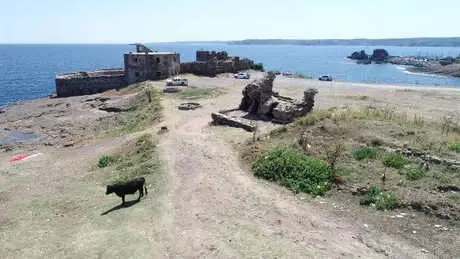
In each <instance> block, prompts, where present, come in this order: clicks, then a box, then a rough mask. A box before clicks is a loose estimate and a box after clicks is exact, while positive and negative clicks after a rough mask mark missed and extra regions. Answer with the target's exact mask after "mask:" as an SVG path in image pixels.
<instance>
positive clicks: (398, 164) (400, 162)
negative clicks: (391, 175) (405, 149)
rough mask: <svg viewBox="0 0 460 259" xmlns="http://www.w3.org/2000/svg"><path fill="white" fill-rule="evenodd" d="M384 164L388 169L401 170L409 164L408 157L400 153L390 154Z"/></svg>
mask: <svg viewBox="0 0 460 259" xmlns="http://www.w3.org/2000/svg"><path fill="white" fill-rule="evenodd" d="M382 162H383V164H384V165H385V166H386V167H393V168H396V169H401V168H403V167H404V166H405V165H407V164H408V163H409V160H407V158H406V157H404V156H403V155H401V154H398V153H390V154H388V155H387V156H385V158H384V159H383V161H382Z"/></svg>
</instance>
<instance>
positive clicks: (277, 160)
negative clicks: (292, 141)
mask: <svg viewBox="0 0 460 259" xmlns="http://www.w3.org/2000/svg"><path fill="white" fill-rule="evenodd" d="M252 169H253V171H254V175H255V176H257V177H260V178H263V179H266V180H269V181H274V182H277V183H279V184H281V185H282V186H284V187H287V188H289V189H291V190H293V191H295V192H305V193H310V194H313V195H324V194H325V193H326V191H328V190H329V189H330V187H331V182H332V181H333V180H334V176H333V173H332V172H331V170H330V169H329V167H328V166H327V165H326V163H324V162H323V161H322V160H320V159H317V158H314V157H310V156H306V155H304V154H302V153H300V152H298V151H297V150H295V149H291V148H275V149H273V150H271V151H268V152H266V153H264V154H262V156H260V157H259V158H258V159H257V160H256V161H255V163H254V164H253V166H252Z"/></svg>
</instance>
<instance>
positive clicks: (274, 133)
mask: <svg viewBox="0 0 460 259" xmlns="http://www.w3.org/2000/svg"><path fill="white" fill-rule="evenodd" d="M287 131H288V128H287V127H286V126H282V127H279V128H276V129H274V130H272V131H270V136H271V137H275V136H279V135H281V134H282V133H285V132H287Z"/></svg>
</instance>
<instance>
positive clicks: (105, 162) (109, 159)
mask: <svg viewBox="0 0 460 259" xmlns="http://www.w3.org/2000/svg"><path fill="white" fill-rule="evenodd" d="M118 161H120V156H102V157H101V158H99V161H98V162H97V167H99V168H105V167H107V166H109V165H112V164H114V163H115V162H118Z"/></svg>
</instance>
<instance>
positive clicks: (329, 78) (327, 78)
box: [318, 76, 332, 81]
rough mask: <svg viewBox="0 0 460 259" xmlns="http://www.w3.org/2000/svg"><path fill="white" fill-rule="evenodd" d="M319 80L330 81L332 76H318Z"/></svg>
mask: <svg viewBox="0 0 460 259" xmlns="http://www.w3.org/2000/svg"><path fill="white" fill-rule="evenodd" d="M318 80H319V81H332V76H320V77H319V78H318Z"/></svg>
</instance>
